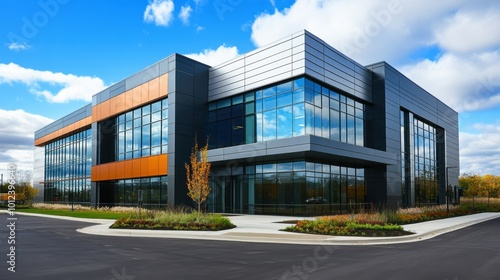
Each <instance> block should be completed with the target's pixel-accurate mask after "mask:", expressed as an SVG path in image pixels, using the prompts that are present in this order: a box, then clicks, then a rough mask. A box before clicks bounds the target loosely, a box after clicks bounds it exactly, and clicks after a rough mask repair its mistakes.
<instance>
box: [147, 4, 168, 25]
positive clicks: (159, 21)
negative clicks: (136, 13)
mask: <svg viewBox="0 0 500 280" xmlns="http://www.w3.org/2000/svg"><path fill="white" fill-rule="evenodd" d="M173 11H174V2H173V1H172V0H153V1H149V4H148V5H147V6H146V10H145V11H144V21H145V22H154V23H155V25H157V26H165V27H166V26H168V25H169V24H170V22H171V21H172V18H173V15H172V14H173Z"/></svg>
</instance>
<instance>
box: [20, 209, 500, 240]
mask: <svg viewBox="0 0 500 280" xmlns="http://www.w3.org/2000/svg"><path fill="white" fill-rule="evenodd" d="M16 214H17V215H30V216H40V217H47V218H56V219H65V220H72V221H79V222H88V223H94V224H95V223H97V225H92V226H89V227H85V228H80V229H77V231H78V232H81V233H86V234H95V235H105V236H128V237H155V238H182V239H202V240H218V241H240V242H262V243H279V244H303V245H377V244H393V243H407V242H416V241H421V240H426V239H430V238H433V237H435V236H438V235H440V234H443V233H447V232H451V231H454V230H458V229H461V228H464V227H468V226H471V225H474V224H477V223H481V222H484V221H488V220H492V219H496V218H500V213H480V214H474V215H467V216H462V217H454V218H448V219H441V220H434V221H429V222H423V223H416V224H409V225H404V226H403V227H404V229H405V230H407V231H411V232H415V234H412V235H407V236H398V237H351V236H328V235H312V234H300V233H291V232H284V231H280V230H281V229H284V228H285V227H287V226H290V225H291V224H286V223H282V222H283V221H288V220H300V219H304V217H286V216H261V215H235V216H229V219H231V221H232V222H233V224H235V225H236V226H237V227H236V228H234V229H230V230H223V231H215V232H213V231H176V230H141V229H135V230H134V229H110V228H109V226H110V225H111V224H113V222H114V220H103V219H80V218H71V217H62V216H52V215H41V214H28V213H20V212H17V213H16Z"/></svg>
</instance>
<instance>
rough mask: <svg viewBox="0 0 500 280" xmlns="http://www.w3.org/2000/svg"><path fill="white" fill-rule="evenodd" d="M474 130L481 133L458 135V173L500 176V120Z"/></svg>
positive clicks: (481, 125) (477, 126)
mask: <svg viewBox="0 0 500 280" xmlns="http://www.w3.org/2000/svg"><path fill="white" fill-rule="evenodd" d="M475 129H476V130H478V131H481V132H480V133H478V134H473V133H465V132H461V133H460V173H478V174H495V175H500V120H497V121H496V123H490V124H476V125H475Z"/></svg>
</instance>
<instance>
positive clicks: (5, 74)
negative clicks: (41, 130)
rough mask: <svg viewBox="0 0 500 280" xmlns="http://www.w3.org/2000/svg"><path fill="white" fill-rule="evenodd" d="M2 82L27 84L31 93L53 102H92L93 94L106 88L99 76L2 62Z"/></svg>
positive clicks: (0, 64)
mask: <svg viewBox="0 0 500 280" xmlns="http://www.w3.org/2000/svg"><path fill="white" fill-rule="evenodd" d="M2 83H8V84H12V83H22V84H25V85H26V86H28V87H29V91H30V92H31V93H33V94H35V95H37V96H41V97H43V98H45V99H46V100H47V101H49V102H53V103H65V102H69V101H72V100H83V101H87V102H90V101H91V100H92V95H94V94H96V93H98V92H99V91H101V90H102V89H104V88H105V85H104V82H103V80H101V79H100V78H97V77H90V76H76V75H73V74H63V73H59V72H51V71H40V70H35V69H30V68H24V67H22V66H19V65H17V64H15V63H9V64H3V63H0V84H2ZM44 86H45V87H44ZM54 87H58V88H59V89H58V90H57V92H53V91H54V90H50V89H52V88H54ZM49 88H50V89H49Z"/></svg>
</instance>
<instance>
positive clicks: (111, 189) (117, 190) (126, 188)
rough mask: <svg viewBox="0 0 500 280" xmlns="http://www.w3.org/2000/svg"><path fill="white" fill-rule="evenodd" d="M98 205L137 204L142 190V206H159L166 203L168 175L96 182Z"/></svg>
mask: <svg viewBox="0 0 500 280" xmlns="http://www.w3.org/2000/svg"><path fill="white" fill-rule="evenodd" d="M98 189H99V190H98V191H99V196H100V201H99V205H100V206H134V207H135V206H137V203H138V199H139V192H142V206H143V207H146V208H159V207H163V206H165V205H166V204H167V198H168V177H167V176H161V177H151V178H140V179H125V180H116V181H103V182H98Z"/></svg>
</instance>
